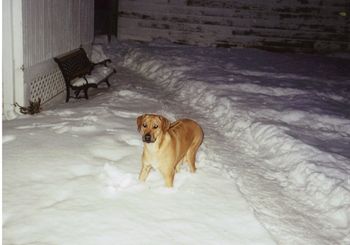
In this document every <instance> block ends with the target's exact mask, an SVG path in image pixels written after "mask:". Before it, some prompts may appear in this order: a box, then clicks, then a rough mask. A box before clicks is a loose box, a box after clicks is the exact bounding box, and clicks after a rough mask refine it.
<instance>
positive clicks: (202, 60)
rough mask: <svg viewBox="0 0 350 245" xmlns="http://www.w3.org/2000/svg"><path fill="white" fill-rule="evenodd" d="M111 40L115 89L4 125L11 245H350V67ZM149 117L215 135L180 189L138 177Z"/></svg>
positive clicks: (6, 227)
mask: <svg viewBox="0 0 350 245" xmlns="http://www.w3.org/2000/svg"><path fill="white" fill-rule="evenodd" d="M103 46H104V50H105V52H106V54H107V56H109V57H111V58H112V59H113V61H114V64H115V65H116V66H117V70H118V74H117V76H116V77H114V78H113V81H112V83H113V85H112V88H111V89H101V90H95V91H92V90H91V93H94V94H95V95H94V96H91V99H90V100H89V101H85V100H80V101H74V100H73V101H72V102H70V103H68V104H62V105H59V106H57V107H56V108H52V109H50V110H45V111H44V112H42V113H41V114H39V115H36V116H32V117H31V116H18V118H17V119H15V120H11V121H4V122H3V208H4V209H3V236H4V238H3V241H4V244H30V243H31V244H275V243H277V244H293V245H294V244H350V235H349V233H350V212H349V209H350V193H349V192H350V178H349V176H350V160H349V159H350V151H349V149H350V137H349V136H350V119H349V117H350V109H349V108H350V107H349V106H350V100H349V92H350V90H349V86H350V85H349V83H350V81H349V75H350V64H349V61H348V60H346V59H342V58H336V57H325V56H312V55H297V54H293V55H292V54H277V53H269V52H265V51H259V50H252V49H215V48H199V47H191V46H179V45H173V44H169V43H166V42H154V43H151V44H149V45H147V44H138V43H131V42H113V43H112V44H111V45H106V44H104V45H103ZM103 56H104V55H103V53H102V50H101V47H100V46H96V47H95V52H94V59H100V58H102V57H103ZM136 73H137V74H136ZM149 112H151V113H159V114H163V115H165V116H167V117H168V118H169V119H171V120H175V119H177V118H182V117H190V118H192V119H195V120H197V121H198V122H199V123H200V124H201V125H202V126H203V129H204V132H205V141H204V143H203V145H202V147H201V148H200V151H199V154H198V161H197V162H198V171H197V173H195V174H190V173H189V172H188V171H187V170H186V169H185V168H184V169H182V171H181V172H180V173H179V174H178V175H176V177H175V187H174V189H172V190H169V189H166V188H164V187H163V181H162V178H161V177H160V176H159V174H158V173H157V172H155V171H154V172H152V173H151V176H150V179H149V180H148V181H147V182H146V183H144V184H142V183H139V182H138V181H137V174H138V171H139V169H140V155H141V151H142V142H141V140H140V136H139V135H138V133H137V131H136V124H135V120H136V117H137V116H138V115H140V114H142V113H149Z"/></svg>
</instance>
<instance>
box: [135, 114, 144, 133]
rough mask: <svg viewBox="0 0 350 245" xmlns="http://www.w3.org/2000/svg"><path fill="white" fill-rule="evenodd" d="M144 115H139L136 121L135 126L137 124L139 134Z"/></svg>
mask: <svg viewBox="0 0 350 245" xmlns="http://www.w3.org/2000/svg"><path fill="white" fill-rule="evenodd" d="M144 116H145V115H141V116H139V117H138V118H137V119H136V124H137V131H139V132H140V130H141V125H142V121H143V118H144Z"/></svg>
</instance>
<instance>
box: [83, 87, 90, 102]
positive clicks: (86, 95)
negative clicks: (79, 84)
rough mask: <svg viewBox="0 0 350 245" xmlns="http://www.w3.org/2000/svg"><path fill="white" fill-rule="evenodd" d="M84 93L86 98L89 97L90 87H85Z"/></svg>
mask: <svg viewBox="0 0 350 245" xmlns="http://www.w3.org/2000/svg"><path fill="white" fill-rule="evenodd" d="M84 94H85V99H87V100H88V99H89V96H88V88H84Z"/></svg>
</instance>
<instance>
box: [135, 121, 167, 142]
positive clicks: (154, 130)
mask: <svg viewBox="0 0 350 245" xmlns="http://www.w3.org/2000/svg"><path fill="white" fill-rule="evenodd" d="M169 127H170V122H169V120H168V119H166V118H165V117H163V116H159V115H153V114H144V115H142V116H139V117H138V118H137V129H138V131H139V132H140V134H141V135H142V141H143V142H145V143H154V142H156V140H157V139H159V138H160V137H161V136H162V135H163V134H164V133H165V132H166V131H168V129H169Z"/></svg>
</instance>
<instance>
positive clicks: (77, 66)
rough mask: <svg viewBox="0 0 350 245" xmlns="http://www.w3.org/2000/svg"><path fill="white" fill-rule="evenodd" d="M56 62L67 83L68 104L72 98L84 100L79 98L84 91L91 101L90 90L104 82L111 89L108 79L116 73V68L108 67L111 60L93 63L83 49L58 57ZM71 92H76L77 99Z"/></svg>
mask: <svg viewBox="0 0 350 245" xmlns="http://www.w3.org/2000/svg"><path fill="white" fill-rule="evenodd" d="M54 60H55V62H56V63H57V64H58V67H59V68H60V70H61V72H62V74H63V78H64V80H65V82H66V89H67V96H66V102H68V101H69V99H70V98H82V97H79V94H80V92H81V91H82V90H83V91H84V94H85V96H84V97H85V98H86V99H89V97H88V89H89V88H97V86H98V85H99V84H100V83H102V82H105V83H106V84H107V86H108V87H110V86H111V85H110V84H109V82H108V78H109V77H110V76H111V75H113V74H114V73H116V70H115V69H114V68H111V67H108V66H107V64H108V63H110V62H111V60H110V59H106V60H103V61H101V62H98V63H93V62H91V61H90V60H89V58H88V57H87V55H86V52H85V50H84V49H83V48H79V49H75V50H73V51H71V52H69V53H67V54H63V55H60V56H57V57H55V58H54ZM71 90H73V91H74V95H75V97H72V96H70V92H71Z"/></svg>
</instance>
